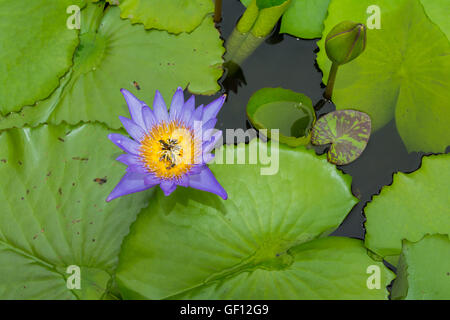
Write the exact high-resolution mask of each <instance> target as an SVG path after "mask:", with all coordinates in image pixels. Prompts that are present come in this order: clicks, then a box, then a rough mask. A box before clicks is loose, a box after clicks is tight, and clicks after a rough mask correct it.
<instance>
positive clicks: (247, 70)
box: [197, 0, 423, 239]
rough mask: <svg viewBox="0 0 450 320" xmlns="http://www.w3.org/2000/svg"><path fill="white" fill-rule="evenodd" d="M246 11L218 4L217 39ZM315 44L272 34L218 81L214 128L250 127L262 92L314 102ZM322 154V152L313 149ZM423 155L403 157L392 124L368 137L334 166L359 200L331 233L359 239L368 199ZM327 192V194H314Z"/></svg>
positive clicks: (233, 0)
mask: <svg viewBox="0 0 450 320" xmlns="http://www.w3.org/2000/svg"><path fill="white" fill-rule="evenodd" d="M244 10H245V7H244V6H243V5H242V4H241V3H240V1H239V0H227V1H223V11H222V22H221V23H219V24H218V27H219V30H220V32H221V34H222V37H223V38H224V39H225V40H226V39H227V38H228V37H229V36H230V34H231V32H232V31H233V28H234V27H235V25H236V22H237V21H238V19H239V18H240V16H241V15H242V14H243V12H244ZM316 42H317V40H303V39H297V38H295V37H292V36H289V35H280V34H279V33H278V32H277V31H275V32H274V33H273V34H272V36H271V37H269V38H268V39H267V40H266V41H265V42H263V44H262V45H261V46H260V47H259V48H258V49H256V51H255V52H254V53H253V54H252V55H251V56H250V57H249V58H248V59H247V60H246V61H245V62H244V63H243V64H242V65H241V68H242V72H241V73H239V72H237V73H235V75H234V76H233V77H229V78H228V79H227V78H226V75H225V76H224V77H222V79H221V80H220V83H221V85H222V91H221V92H220V93H218V94H217V95H215V96H214V97H219V96H220V95H222V94H223V93H227V94H228V98H227V101H226V103H225V105H224V106H223V108H222V110H221V112H220V114H219V119H218V123H217V128H218V129H222V130H225V129H238V128H242V129H244V130H246V129H248V128H249V123H248V120H247V116H246V112H245V109H246V106H247V102H248V100H249V99H250V97H251V96H252V94H253V93H255V92H256V91H258V90H259V89H262V88H265V87H283V88H285V89H291V90H293V91H296V92H300V93H303V94H305V95H307V96H309V97H310V98H311V100H312V101H313V104H316V103H318V102H319V101H320V100H321V99H322V97H323V93H324V91H325V89H324V86H323V85H322V73H321V71H320V70H319V69H318V67H317V65H316V61H315V60H316V52H317V51H318V47H317V45H316ZM214 97H200V96H199V97H198V99H197V104H202V103H204V104H206V103H208V102H210V101H212V99H213V98H214ZM334 109H335V107H334V105H333V104H332V103H327V104H326V105H325V106H324V107H323V108H322V109H320V110H319V111H318V112H317V115H318V116H320V115H322V114H323V113H326V112H329V111H332V110H334ZM316 151H317V152H318V153H323V152H324V151H325V150H324V148H317V149H316ZM422 156H423V154H418V153H411V154H408V152H407V150H406V148H405V146H404V144H403V142H402V140H401V138H400V136H399V134H398V133H397V129H396V126H395V122H394V121H392V122H391V123H390V124H389V125H387V126H386V127H385V128H383V129H381V130H379V131H378V132H376V133H375V134H373V135H372V136H371V139H370V142H369V144H368V146H367V148H366V150H365V151H364V153H363V154H362V156H361V157H360V158H359V159H358V160H356V161H355V162H353V163H351V164H349V165H347V166H341V167H338V168H339V169H340V170H342V171H343V172H345V173H347V174H349V175H351V176H352V177H353V183H352V191H353V194H354V195H355V196H357V197H358V198H359V199H360V200H361V201H360V202H359V203H358V204H357V205H356V206H355V207H354V208H353V210H352V211H351V212H350V214H349V215H348V216H347V218H346V219H345V221H344V222H343V223H342V224H341V226H340V227H339V228H338V229H337V230H336V231H335V232H334V233H333V235H336V236H346V237H352V238H358V239H364V233H365V230H364V225H363V223H364V221H365V218H364V214H363V209H364V207H365V205H366V204H367V202H368V201H370V200H371V198H372V196H373V195H375V194H378V193H379V192H380V190H381V188H382V187H383V186H386V185H389V184H391V183H392V176H393V174H394V173H395V172H399V171H401V172H412V171H415V170H417V169H418V168H419V167H420V164H421V158H422ZM317 192H323V193H325V192H327V190H317Z"/></svg>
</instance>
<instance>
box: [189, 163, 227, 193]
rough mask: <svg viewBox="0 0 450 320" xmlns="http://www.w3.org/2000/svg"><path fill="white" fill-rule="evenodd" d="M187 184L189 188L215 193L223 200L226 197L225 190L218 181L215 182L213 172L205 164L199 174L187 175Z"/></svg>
mask: <svg viewBox="0 0 450 320" xmlns="http://www.w3.org/2000/svg"><path fill="white" fill-rule="evenodd" d="M189 186H190V187H191V188H195V189H199V190H203V191H206V192H211V193H214V194H217V195H218V196H220V197H222V199H224V200H226V199H227V198H228V194H227V192H226V191H225V189H224V188H223V187H222V186H221V185H220V184H219V182H217V180H216V178H215V177H214V175H213V173H212V172H211V170H210V169H209V168H208V167H207V166H204V167H203V170H202V171H201V172H200V173H199V174H196V175H191V176H189Z"/></svg>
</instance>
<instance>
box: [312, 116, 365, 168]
mask: <svg viewBox="0 0 450 320" xmlns="http://www.w3.org/2000/svg"><path fill="white" fill-rule="evenodd" d="M370 130H371V122H370V117H369V116H368V115H367V114H365V113H363V112H358V111H354V110H339V111H335V112H331V113H328V114H327V115H325V116H323V117H322V118H320V119H319V120H317V122H316V124H315V126H314V128H313V131H312V137H311V143H312V144H315V145H325V144H329V143H331V147H330V150H328V161H330V162H331V163H334V164H337V165H345V164H349V163H350V162H353V161H355V160H356V159H358V158H359V156H360V155H361V154H362V153H363V151H364V149H365V148H366V146H367V143H368V142H369V138H370Z"/></svg>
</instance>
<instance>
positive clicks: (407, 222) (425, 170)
mask: <svg viewBox="0 0 450 320" xmlns="http://www.w3.org/2000/svg"><path fill="white" fill-rule="evenodd" d="M449 160H450V154H447V155H439V156H429V157H425V158H424V159H423V162H422V167H421V168H420V169H419V170H418V171H416V172H413V173H410V174H404V173H397V174H396V175H395V176H394V182H393V184H392V186H389V187H385V188H383V190H382V191H381V193H380V195H379V196H375V197H374V199H373V201H372V202H370V203H369V204H368V205H367V207H366V209H365V213H366V217H367V222H366V230H367V234H366V246H367V247H368V248H369V249H370V250H372V251H374V252H376V253H377V254H379V255H380V256H382V257H386V256H394V257H392V261H394V263H396V259H397V257H398V255H399V254H400V251H401V247H402V240H403V239H406V240H409V241H411V242H417V241H419V240H420V239H421V238H422V237H423V236H424V235H426V234H436V233H441V234H450V210H449V208H450V198H449V197H448V190H449V189H450V161H449Z"/></svg>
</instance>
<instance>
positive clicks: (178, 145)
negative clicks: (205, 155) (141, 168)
mask: <svg viewBox="0 0 450 320" xmlns="http://www.w3.org/2000/svg"><path fill="white" fill-rule="evenodd" d="M200 150H201V141H197V140H196V139H195V137H194V133H193V131H192V130H191V129H190V128H186V127H185V126H184V125H182V124H180V123H179V122H178V121H172V122H170V123H166V122H162V123H160V124H159V125H157V126H154V127H153V128H152V130H151V131H150V132H149V133H148V134H147V135H146V136H145V138H144V139H143V140H142V141H141V148H140V152H141V153H140V155H141V159H142V160H143V162H144V165H145V166H146V168H147V169H148V170H149V171H151V172H152V173H154V174H155V176H156V177H158V178H161V179H179V178H181V177H182V176H183V175H184V174H185V173H187V172H189V170H190V169H191V168H192V166H193V165H194V164H195V161H196V159H197V156H198V155H199V151H200Z"/></svg>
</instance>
